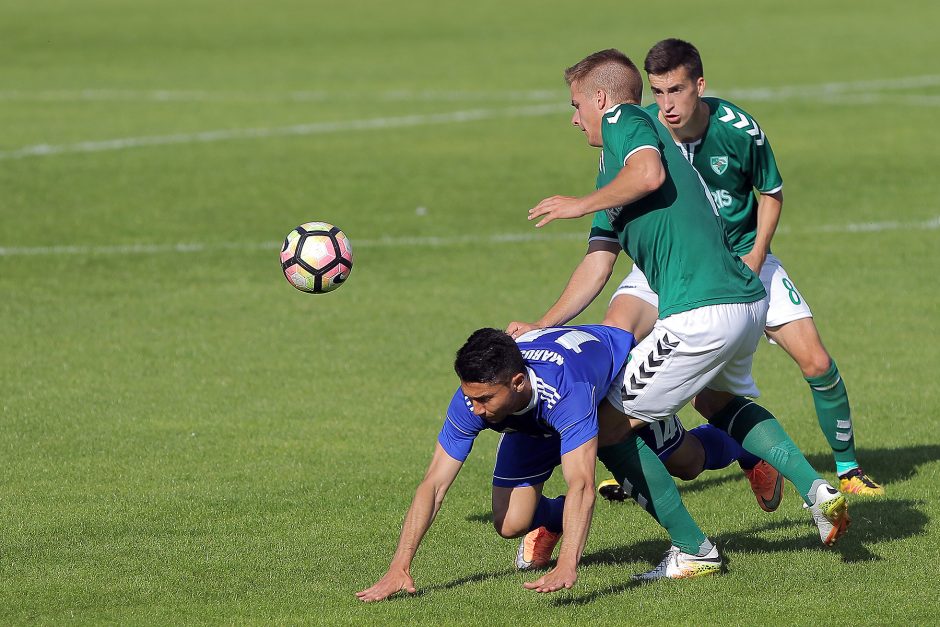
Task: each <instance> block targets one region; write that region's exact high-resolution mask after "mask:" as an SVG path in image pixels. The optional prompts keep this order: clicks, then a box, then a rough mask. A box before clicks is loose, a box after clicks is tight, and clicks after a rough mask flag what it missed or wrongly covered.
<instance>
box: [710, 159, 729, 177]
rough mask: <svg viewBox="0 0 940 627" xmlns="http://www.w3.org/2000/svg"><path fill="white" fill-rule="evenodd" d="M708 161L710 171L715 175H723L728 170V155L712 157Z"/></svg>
mask: <svg viewBox="0 0 940 627" xmlns="http://www.w3.org/2000/svg"><path fill="white" fill-rule="evenodd" d="M710 161H711V164H712V170H714V171H715V174H719V175H720V174H724V173H725V170H727V169H728V155H724V156H721V157H712V158H711V159H710Z"/></svg>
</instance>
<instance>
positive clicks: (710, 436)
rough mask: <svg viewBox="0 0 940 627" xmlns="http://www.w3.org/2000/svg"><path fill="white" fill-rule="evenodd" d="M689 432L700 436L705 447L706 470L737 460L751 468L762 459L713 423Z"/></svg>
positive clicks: (723, 466)
mask: <svg viewBox="0 0 940 627" xmlns="http://www.w3.org/2000/svg"><path fill="white" fill-rule="evenodd" d="M689 433H690V434H691V435H694V436H695V437H696V438H698V441H699V442H701V443H702V448H703V449H705V470H717V469H719V468H725V467H727V466H730V465H731V464H732V463H733V462H735V461H737V462H738V463H739V464H741V467H742V468H744V469H745V470H750V469H751V468H753V467H754V465H755V464H757V462H759V461H760V458H759V457H755V456H754V455H751V454H750V453H748V452H747V451H745V450H744V449H743V448H741V445H740V444H738V443H737V442H735V441H734V439H732V437H731V436H730V435H728V434H727V433H725V432H724V431H722V430H721V429H719V428H718V427H715V426H713V425H710V424H704V425H699V426H698V427H695V428H694V429H692V430H691V431H689Z"/></svg>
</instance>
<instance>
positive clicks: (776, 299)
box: [760, 255, 813, 327]
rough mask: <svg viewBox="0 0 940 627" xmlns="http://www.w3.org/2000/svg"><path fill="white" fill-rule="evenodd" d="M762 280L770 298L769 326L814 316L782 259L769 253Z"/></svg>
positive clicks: (762, 272) (765, 261) (763, 268)
mask: <svg viewBox="0 0 940 627" xmlns="http://www.w3.org/2000/svg"><path fill="white" fill-rule="evenodd" d="M760 282H761V283H763V284H764V290H766V292H767V296H768V298H769V299H770V305H769V306H768V307H767V326H768V327H777V326H780V325H781V324H786V323H788V322H793V321H794V320H799V319H801V318H812V317H813V312H812V311H810V309H809V305H807V304H806V300H805V299H804V298H803V295H802V294H800V292H799V291H798V290H797V289H796V285H794V284H793V280H792V279H791V278H790V275H788V274H787V271H786V270H784V269H783V265H782V264H781V263H780V260H779V259H777V258H776V257H775V256H774V255H767V259H766V260H764V265H763V266H761V269H760Z"/></svg>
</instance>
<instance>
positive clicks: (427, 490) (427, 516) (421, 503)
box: [389, 482, 443, 572]
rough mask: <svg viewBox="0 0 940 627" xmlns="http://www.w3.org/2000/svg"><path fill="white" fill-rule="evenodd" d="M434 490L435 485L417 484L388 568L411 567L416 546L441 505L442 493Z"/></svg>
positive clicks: (406, 568)
mask: <svg viewBox="0 0 940 627" xmlns="http://www.w3.org/2000/svg"><path fill="white" fill-rule="evenodd" d="M436 492H437V491H436V489H435V487H434V486H433V485H430V484H428V483H427V482H422V483H421V485H419V486H418V489H417V490H416V491H415V496H414V499H413V500H412V501H411V507H409V508H408V513H407V514H406V515H405V521H404V523H402V527H401V536H400V537H399V539H398V548H397V549H396V550H395V556H394V557H393V558H392V563H391V565H390V566H389V570H393V569H401V570H404V571H405V572H408V571H409V570H410V569H411V561H412V560H413V559H414V556H415V553H417V552H418V546H420V544H421V540H422V539H423V538H424V534H426V533H427V531H428V529H429V528H430V527H431V523H432V522H434V517H435V516H436V515H437V512H438V510H439V509H440V507H441V501H442V500H443V495H437V494H436Z"/></svg>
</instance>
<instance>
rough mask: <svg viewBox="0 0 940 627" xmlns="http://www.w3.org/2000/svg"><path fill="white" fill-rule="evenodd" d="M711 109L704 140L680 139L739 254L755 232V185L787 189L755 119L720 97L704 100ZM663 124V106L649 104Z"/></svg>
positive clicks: (770, 189) (750, 244)
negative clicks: (710, 194) (661, 109)
mask: <svg viewBox="0 0 940 627" xmlns="http://www.w3.org/2000/svg"><path fill="white" fill-rule="evenodd" d="M702 101H703V102H704V103H705V104H707V105H708V110H709V113H710V116H709V119H708V128H707V129H706V130H705V135H703V136H702V138H701V139H699V140H698V141H695V142H691V143H678V144H677V145H678V146H679V147H680V148H681V149H682V152H683V153H684V154H685V156H686V158H687V159H688V160H689V162H690V163H692V165H694V166H695V169H696V170H698V172H699V174H701V175H702V178H703V179H704V180H705V183H706V184H707V185H708V189H709V191H710V192H711V193H712V198H713V199H714V201H715V205H716V206H717V207H718V211H719V212H720V213H721V217H722V219H723V220H724V223H725V231H727V233H728V241H730V242H731V248H732V250H734V252H735V253H737V254H738V255H745V254H747V253H749V252H751V249H752V248H753V247H754V239H755V238H756V236H757V197H756V196H755V194H754V190H755V189H756V190H757V191H758V192H761V193H763V194H773V193H775V192H778V191H780V190H781V189H782V188H783V179H782V178H781V177H780V171H779V170H778V169H777V162H776V160H774V152H773V150H771V149H770V142H769V141H768V140H767V137H766V136H765V135H764V131H762V130H761V128H760V126H758V125H757V121H756V120H755V119H754V118H753V117H751V116H750V115H748V113H747V112H745V111H744V110H742V109H741V108H740V107H737V106H735V105H734V104H732V103H730V102H728V101H727V100H722V99H720V98H702ZM646 110H647V111H648V112H649V113H650V115H651V116H652V117H653V118H654V119H655V120H656V121H657V122H659V123H660V125H661V124H662V122H661V121H660V120H659V106H657V105H655V104H652V105H650V106H648V107H646Z"/></svg>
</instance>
